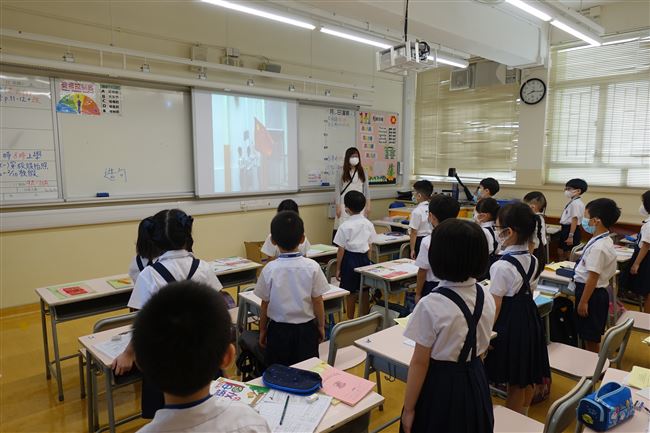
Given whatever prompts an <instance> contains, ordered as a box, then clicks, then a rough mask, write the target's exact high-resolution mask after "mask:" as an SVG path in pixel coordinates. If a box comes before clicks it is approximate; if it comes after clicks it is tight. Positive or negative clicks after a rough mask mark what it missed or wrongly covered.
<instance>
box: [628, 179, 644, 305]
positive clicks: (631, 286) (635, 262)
mask: <svg viewBox="0 0 650 433" xmlns="http://www.w3.org/2000/svg"><path fill="white" fill-rule="evenodd" d="M639 214H641V216H642V217H643V225H642V226H641V230H640V231H639V234H638V235H637V237H636V245H635V246H634V254H632V259H631V260H630V268H629V270H628V272H627V273H626V274H624V278H623V282H624V283H623V284H622V285H623V287H625V288H626V289H628V290H631V291H632V292H634V293H637V294H639V295H641V296H643V297H645V301H644V304H643V306H644V311H645V312H646V313H650V255H648V250H650V190H648V191H646V192H644V193H643V194H642V195H641V206H640V207H639Z"/></svg>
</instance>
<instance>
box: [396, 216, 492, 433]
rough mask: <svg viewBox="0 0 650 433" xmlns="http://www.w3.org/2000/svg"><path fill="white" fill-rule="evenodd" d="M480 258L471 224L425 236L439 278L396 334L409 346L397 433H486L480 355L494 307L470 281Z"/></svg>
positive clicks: (481, 247)
mask: <svg viewBox="0 0 650 433" xmlns="http://www.w3.org/2000/svg"><path fill="white" fill-rule="evenodd" d="M421 253H422V251H421V252H420V254H421ZM487 259H488V254H487V245H486V240H485V236H484V235H483V231H482V230H481V228H480V227H479V226H478V225H476V224H473V223H471V222H469V221H463V220H457V219H448V220H445V221H443V222H441V223H440V224H439V225H438V226H437V227H436V229H435V230H434V231H433V232H432V234H431V246H430V249H429V261H430V265H431V270H432V271H433V272H434V273H435V275H436V276H437V277H438V278H440V280H441V281H440V284H439V286H438V287H437V288H436V289H435V290H434V291H433V292H431V294H429V295H428V296H425V297H423V298H422V299H421V300H420V302H418V304H417V305H416V307H415V310H414V311H413V313H412V314H413V317H412V319H411V320H409V322H408V325H407V326H406V330H405V332H404V336H405V337H407V338H410V339H412V340H414V341H415V350H414V352H413V357H412V358H411V362H410V366H409V371H408V379H407V382H406V393H405V398H404V409H403V412H402V419H401V421H402V423H401V426H400V431H401V432H404V433H411V432H413V433H420V432H455V433H470V432H482V433H485V432H487V433H490V432H492V431H493V427H494V415H493V411H492V401H491V400H490V389H489V386H488V381H487V377H486V374H485V370H484V366H483V362H482V361H481V358H480V357H481V355H483V354H484V353H485V352H486V351H487V350H488V346H489V344H490V335H491V331H492V325H493V324H494V316H495V310H496V306H495V303H494V299H493V298H492V296H491V295H490V294H489V293H488V292H487V289H484V288H483V286H481V285H480V284H477V282H476V278H477V277H478V276H479V275H480V274H481V273H482V272H483V271H484V270H485V267H486V266H487Z"/></svg>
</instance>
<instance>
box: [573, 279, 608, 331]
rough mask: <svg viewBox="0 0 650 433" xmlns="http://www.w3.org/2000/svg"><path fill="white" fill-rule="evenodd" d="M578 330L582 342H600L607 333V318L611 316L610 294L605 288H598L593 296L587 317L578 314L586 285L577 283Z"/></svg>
mask: <svg viewBox="0 0 650 433" xmlns="http://www.w3.org/2000/svg"><path fill="white" fill-rule="evenodd" d="M575 284H576V293H575V294H576V308H575V316H576V330H577V331H578V336H579V337H580V338H581V339H582V340H586V341H594V342H596V343H599V342H600V338H601V337H602V335H603V334H604V333H605V327H606V326H607V316H608V314H609V293H608V292H607V289H606V288H604V287H597V288H596V289H594V292H593V293H592V294H591V298H589V303H588V307H587V309H588V314H587V317H582V316H580V315H579V314H578V304H580V299H581V298H582V293H583V292H584V290H585V285H584V283H578V282H576V283H575Z"/></svg>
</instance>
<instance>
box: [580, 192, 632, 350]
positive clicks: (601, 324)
mask: <svg viewBox="0 0 650 433" xmlns="http://www.w3.org/2000/svg"><path fill="white" fill-rule="evenodd" d="M620 216H621V210H620V209H619V208H618V207H617V206H616V202H615V201H614V200H610V199H608V198H599V199H596V200H592V201H590V202H589V203H587V207H586V208H585V212H584V216H583V217H582V228H583V229H584V230H585V232H587V233H589V234H591V235H592V237H591V239H590V240H589V242H587V245H586V246H585V248H584V249H583V250H582V255H581V256H580V259H579V260H578V263H576V266H575V275H574V282H575V296H576V301H575V302H576V305H577V308H576V313H577V315H576V330H577V331H578V336H579V337H580V338H581V339H582V340H583V341H584V342H585V348H586V349H587V350H590V351H592V352H598V351H599V350H600V338H601V336H602V335H603V334H604V333H605V325H606V324H607V315H608V313H609V293H608V292H607V286H608V285H609V280H610V279H611V278H612V277H613V276H614V275H615V274H616V250H615V249H614V241H612V238H610V237H609V228H610V227H611V226H613V225H614V224H615V223H616V221H618V218H619V217H620Z"/></svg>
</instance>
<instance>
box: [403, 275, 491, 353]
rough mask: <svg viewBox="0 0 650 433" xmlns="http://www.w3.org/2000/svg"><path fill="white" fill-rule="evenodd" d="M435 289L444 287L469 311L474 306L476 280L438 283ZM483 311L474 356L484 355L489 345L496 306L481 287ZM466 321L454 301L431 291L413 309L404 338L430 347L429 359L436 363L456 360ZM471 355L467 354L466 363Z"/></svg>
mask: <svg viewBox="0 0 650 433" xmlns="http://www.w3.org/2000/svg"><path fill="white" fill-rule="evenodd" d="M438 287H447V288H449V289H451V290H453V291H454V292H456V293H457V294H458V295H460V297H461V298H462V299H463V301H465V304H466V305H467V307H468V308H469V311H470V312H472V313H473V312H474V306H475V305H476V290H477V288H476V280H475V279H474V278H470V279H469V280H467V281H463V282H461V283H454V282H451V281H441V282H440V285H439V286H438ZM478 290H482V291H483V298H484V301H483V311H482V313H481V318H480V319H479V322H478V326H477V328H476V355H481V354H482V353H485V351H486V350H487V349H488V346H489V344H490V335H491V334H492V326H493V325H494V317H495V314H496V305H495V303H494V298H493V297H492V296H491V295H490V294H489V293H486V292H485V290H484V289H483V286H481V285H479V289H478ZM467 331H468V328H467V321H466V320H465V316H464V315H463V313H462V311H461V310H460V308H458V306H457V305H456V304H454V302H453V301H452V300H451V299H449V298H447V297H446V296H443V295H441V294H439V293H436V292H432V293H430V294H428V295H427V296H425V297H424V298H422V299H421V300H420V302H418V304H417V305H416V306H415V310H414V311H413V314H412V315H411V318H410V319H409V322H408V325H407V326H406V330H405V331H404V336H405V337H407V338H410V339H411V340H413V341H415V342H416V343H418V344H419V345H421V346H425V347H431V358H433V359H436V360H438V361H454V362H455V361H458V357H459V356H460V351H461V349H462V348H463V345H464V343H465V338H466V337H467ZM470 356H471V351H470V354H468V360H469V357H470Z"/></svg>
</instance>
